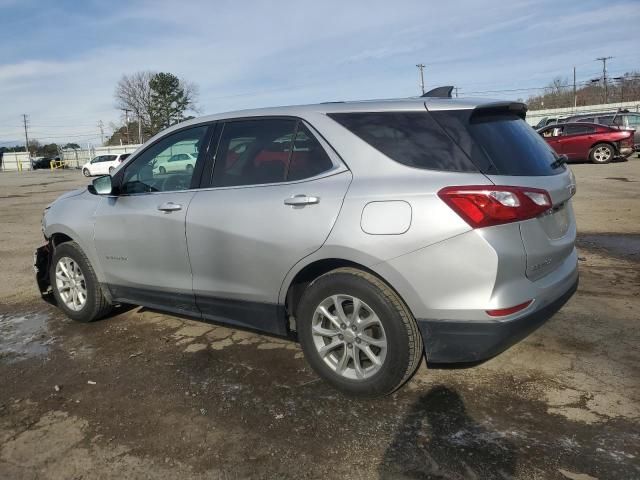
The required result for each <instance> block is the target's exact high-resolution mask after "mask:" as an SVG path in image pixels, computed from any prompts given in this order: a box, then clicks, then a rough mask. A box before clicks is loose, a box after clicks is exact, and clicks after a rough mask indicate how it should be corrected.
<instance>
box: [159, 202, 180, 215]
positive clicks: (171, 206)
mask: <svg viewBox="0 0 640 480" xmlns="http://www.w3.org/2000/svg"><path fill="white" fill-rule="evenodd" d="M158 210H160V211H161V212H165V213H169V212H177V211H178V210H182V205H180V204H179V203H173V202H167V203H163V204H162V205H158Z"/></svg>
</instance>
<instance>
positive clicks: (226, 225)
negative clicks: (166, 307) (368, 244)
mask: <svg viewBox="0 0 640 480" xmlns="http://www.w3.org/2000/svg"><path fill="white" fill-rule="evenodd" d="M294 139H295V140H294ZM323 145H324V144H323V143H320V141H319V140H318V139H316V137H315V136H314V135H313V134H312V133H311V130H310V129H309V128H308V127H307V126H306V125H305V124H304V122H302V121H297V120H295V119H283V118H278V119H259V120H241V121H232V122H226V123H225V125H224V127H223V130H222V134H221V138H220V140H219V143H218V147H217V153H216V156H215V166H214V169H213V179H212V181H211V183H210V184H209V185H210V188H206V189H201V190H199V191H198V192H197V193H196V194H195V196H194V198H193V200H192V202H191V205H190V207H189V211H188V213H187V243H188V248H189V256H190V258H191V267H192V272H193V288H194V293H195V295H196V302H197V304H198V307H199V308H200V310H201V312H202V314H203V317H204V318H206V319H211V320H216V321H224V322H229V323H235V324H239V325H243V326H248V327H253V328H258V329H260V330H265V331H271V332H274V333H279V334H282V333H284V332H285V323H284V321H283V319H284V316H283V315H282V313H283V312H282V310H281V307H280V306H279V305H278V294H279V291H280V287H281V285H282V282H283V280H284V277H285V276H286V274H287V272H288V271H289V270H290V269H291V268H292V267H293V266H294V265H295V264H296V263H297V262H298V261H299V260H300V259H302V258H304V257H305V256H307V255H309V254H311V253H313V252H314V251H315V250H317V249H319V248H320V247H321V246H322V244H323V243H324V241H325V240H326V238H327V237H328V235H329V233H330V231H331V228H332V227H333V224H334V223H335V221H336V218H337V216H338V213H339V211H340V207H341V205H342V201H343V198H344V196H345V194H346V191H347V188H348V186H349V183H350V181H351V172H350V171H349V170H347V169H346V167H345V166H344V165H342V164H341V163H340V161H339V159H338V158H337V156H336V155H335V154H334V153H333V152H332V151H331V150H330V149H329V148H326V147H327V146H326V145H324V147H323Z"/></svg>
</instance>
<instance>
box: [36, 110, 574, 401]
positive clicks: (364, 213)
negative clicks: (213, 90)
mask: <svg viewBox="0 0 640 480" xmlns="http://www.w3.org/2000/svg"><path fill="white" fill-rule="evenodd" d="M525 114H526V107H525V105H524V104H521V103H513V102H495V101H474V100H465V99H449V98H426V99H425V98H420V99H403V100H387V101H370V102H337V103H326V104H318V105H307V106H294V107H279V108H269V109H261V110H250V111H240V112H234V113H227V114H221V115H213V116H208V117H203V118H199V119H194V120H189V121H186V122H183V123H180V124H178V125H174V126H172V127H170V128H168V129H167V130H165V131H163V132H161V133H159V134H158V135H156V136H155V137H154V138H152V139H151V140H149V141H148V142H147V143H146V144H145V145H143V146H142V147H140V148H139V149H138V150H137V151H136V152H135V153H133V154H132V155H131V156H130V157H129V158H128V159H127V160H126V161H125V162H124V163H122V164H121V165H119V166H118V168H117V169H116V170H115V171H114V172H113V173H112V175H110V176H109V175H107V176H104V177H99V178H97V179H95V180H94V181H93V183H92V184H91V185H89V186H88V188H86V189H82V190H77V191H74V192H70V193H67V194H65V195H63V196H61V197H60V198H59V199H57V200H56V201H55V202H53V203H52V204H51V205H49V206H48V207H47V208H46V210H45V213H44V217H43V232H44V236H45V239H46V244H45V245H44V246H42V247H40V248H39V249H38V250H37V251H36V254H35V265H36V272H37V281H38V286H39V288H40V291H41V293H42V294H43V295H44V296H49V297H50V298H52V299H53V301H54V302H55V303H56V304H57V305H58V306H59V308H60V309H62V310H63V311H64V313H65V314H66V315H67V316H69V317H71V318H72V319H74V320H77V321H80V322H90V321H92V320H96V319H98V318H101V317H104V316H106V315H107V314H108V313H109V311H110V309H111V308H112V305H114V304H135V305H143V306H146V307H149V308H153V309H158V310H163V311H167V312H175V313H179V314H183V315H189V316H192V317H195V318H198V319H201V320H203V321H205V322H217V323H225V324H230V325H236V326H240V327H246V328H251V329H256V330H260V331H264V332H269V333H271V334H276V335H282V336H287V335H291V336H292V337H294V338H297V339H298V341H299V342H300V344H301V346H302V349H303V350H304V353H305V356H306V359H307V361H308V363H309V364H310V365H311V367H312V368H313V369H314V370H315V371H316V372H317V373H318V375H320V376H321V377H322V378H324V379H325V380H326V381H327V382H329V383H330V384H332V385H333V386H334V387H336V388H338V389H340V390H342V391H344V392H346V393H349V394H352V395H359V396H370V397H372V396H380V395H385V394H388V393H391V392H393V391H394V390H395V389H397V388H398V387H400V386H401V385H402V384H403V383H404V382H406V381H407V380H408V379H409V378H410V377H411V376H412V375H413V373H414V372H415V370H416V369H417V367H418V365H419V363H420V362H421V359H422V357H423V356H425V357H426V361H427V362H428V363H429V364H442V363H446V364H450V363H473V362H478V361H481V360H484V359H487V358H489V357H492V356H494V355H497V354H498V353H500V352H501V351H503V350H505V349H506V348H508V347H509V346H510V345H512V344H513V343H515V342H516V341H518V340H520V339H521V338H523V337H524V336H526V335H527V334H528V333H530V332H531V331H532V330H534V329H535V328H536V327H538V326H539V325H540V324H541V323H543V322H544V321H545V320H547V319H548V318H549V317H550V316H551V315H553V314H554V313H555V312H556V311H557V310H558V309H559V308H560V307H561V306H562V305H563V304H564V303H565V302H566V301H567V300H568V299H569V297H571V295H572V294H573V292H574V291H575V289H576V287H577V282H578V271H577V256H576V250H575V248H574V242H575V236H576V225H575V219H574V215H573V210H572V206H571V197H572V195H573V194H574V193H575V182H574V177H573V174H572V173H571V171H570V169H569V168H568V167H567V166H566V165H565V164H564V161H563V158H562V157H559V156H558V155H557V154H555V153H554V151H553V150H552V149H551V148H550V147H549V146H548V145H547V144H546V143H545V141H544V140H543V139H542V138H540V136H539V135H538V134H537V133H536V132H535V131H534V130H533V129H532V128H531V127H530V126H528V125H527V123H526V122H525V121H524V117H525ZM176 155H182V156H187V157H189V158H193V159H194V165H192V168H184V169H179V168H177V169H171V170H169V169H162V168H159V167H158V165H165V164H166V163H167V162H168V161H169V160H170V159H171V158H175V156H176Z"/></svg>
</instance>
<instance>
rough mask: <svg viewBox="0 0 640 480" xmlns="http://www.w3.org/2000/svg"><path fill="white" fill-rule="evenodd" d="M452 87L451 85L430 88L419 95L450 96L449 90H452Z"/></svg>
mask: <svg viewBox="0 0 640 480" xmlns="http://www.w3.org/2000/svg"><path fill="white" fill-rule="evenodd" d="M453 88H454V87H453V85H447V86H444V87H436V88H432V89H431V90H429V91H428V92H427V93H423V94H422V95H421V97H430V98H432V97H434V98H451V97H452V96H451V92H453Z"/></svg>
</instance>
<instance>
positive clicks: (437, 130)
mask: <svg viewBox="0 0 640 480" xmlns="http://www.w3.org/2000/svg"><path fill="white" fill-rule="evenodd" d="M328 115H329V117H330V118H332V119H333V120H335V121H337V122H338V123H340V124H341V125H342V126H344V127H345V128H347V129H348V130H350V131H351V132H352V133H354V134H356V135H357V136H358V137H360V138H361V139H362V140H364V141H365V142H367V143H368V144H369V145H371V146H372V147H374V148H376V149H377V150H379V151H380V152H382V153H383V154H385V155H386V156H387V157H389V158H391V159H392V160H395V161H396V162H399V163H402V164H404V165H408V166H410V167H416V168H424V169H429V170H445V171H452V172H477V171H478V169H477V168H476V166H475V165H474V164H473V162H472V161H471V160H470V159H469V157H468V156H466V155H465V154H464V152H463V151H462V150H461V149H460V148H459V147H458V146H457V145H456V144H455V143H454V142H453V141H452V140H451V138H449V137H448V136H447V135H446V134H445V132H444V131H443V130H442V128H441V127H440V126H439V125H438V124H437V123H436V122H435V121H434V120H433V118H432V117H431V115H429V112H427V111H425V112H367V113H331V114H328Z"/></svg>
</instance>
